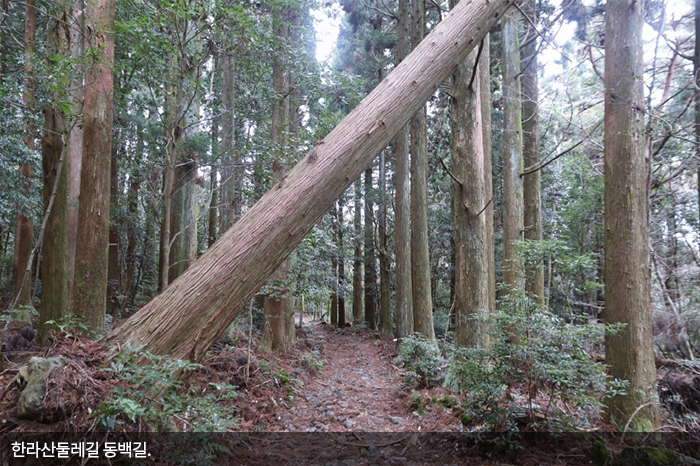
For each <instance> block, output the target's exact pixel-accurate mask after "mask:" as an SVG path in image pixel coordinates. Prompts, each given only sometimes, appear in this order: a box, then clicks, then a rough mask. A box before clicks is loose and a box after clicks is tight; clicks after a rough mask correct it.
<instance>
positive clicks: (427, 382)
mask: <svg viewBox="0 0 700 466" xmlns="http://www.w3.org/2000/svg"><path fill="white" fill-rule="evenodd" d="M393 363H394V364H396V365H398V366H400V367H402V368H403V369H404V371H405V372H404V373H403V376H404V382H405V383H406V385H409V386H412V385H416V384H418V388H430V387H434V386H437V385H440V384H442V382H443V381H444V380H445V376H444V374H443V369H444V368H445V366H446V364H447V362H446V360H445V359H444V358H443V357H442V354H441V353H440V349H439V348H438V347H437V345H436V344H435V343H433V342H430V341H428V340H426V339H424V338H422V337H420V336H419V335H416V336H414V337H408V338H404V339H402V340H401V344H400V345H399V355H398V356H397V357H396V358H395V359H394V361H393Z"/></svg>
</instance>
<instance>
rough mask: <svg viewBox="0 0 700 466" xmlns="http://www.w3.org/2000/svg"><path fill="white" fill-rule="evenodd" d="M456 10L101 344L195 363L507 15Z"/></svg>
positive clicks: (498, 3) (500, 3) (501, 5)
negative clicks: (126, 346) (130, 347)
mask: <svg viewBox="0 0 700 466" xmlns="http://www.w3.org/2000/svg"><path fill="white" fill-rule="evenodd" d="M510 5H511V3H510V1H509V0H492V1H490V2H488V3H487V2H471V3H470V2H462V3H461V4H459V5H457V7H456V8H455V9H454V10H453V11H452V12H451V13H450V15H449V16H448V17H447V18H446V19H444V20H443V21H441V22H440V24H438V25H437V26H436V27H435V29H434V30H433V32H432V33H431V34H430V35H429V36H428V37H427V38H426V40H425V41H423V42H422V43H421V44H420V45H419V46H418V48H417V49H416V50H415V51H414V52H413V53H412V54H411V55H409V56H408V57H407V58H406V59H405V60H404V61H403V62H401V63H400V64H399V65H398V66H397V67H396V68H395V69H394V70H393V71H392V72H391V74H389V76H387V77H386V78H385V79H384V80H383V81H382V82H381V83H380V84H379V85H378V86H377V87H376V88H375V89H374V90H373V91H372V92H371V93H370V94H369V95H368V96H367V97H366V98H365V99H364V100H363V101H362V102H360V104H358V105H357V106H356V107H355V109H354V110H353V111H352V112H351V113H350V115H348V116H347V117H346V118H345V119H344V120H343V121H342V122H341V123H340V124H339V125H338V126H337V127H336V128H335V129H334V130H333V131H331V132H330V134H328V136H326V138H325V139H324V140H323V141H321V142H322V143H321V144H318V145H316V146H315V147H314V148H313V149H312V150H311V151H310V152H309V154H307V156H306V157H305V158H304V159H303V160H302V161H301V162H299V163H298V164H297V165H296V167H295V168H293V169H292V170H291V171H290V172H289V173H288V174H287V175H286V176H285V177H283V178H282V179H280V181H279V182H278V183H277V184H276V185H275V186H274V187H273V188H272V189H271V190H270V191H269V192H268V193H267V194H265V195H264V196H263V197H262V198H261V199H260V200H259V201H258V202H257V203H256V204H255V205H254V206H253V207H252V208H251V209H250V210H249V211H248V212H247V213H246V215H244V216H243V217H242V218H241V219H240V220H239V221H238V222H236V223H235V224H234V226H233V227H232V228H231V229H229V230H228V231H227V232H226V233H224V235H223V236H222V237H221V238H220V240H219V241H217V242H216V243H215V244H214V245H213V246H212V247H211V248H210V249H209V250H208V251H207V252H206V253H204V255H202V257H200V258H199V259H198V260H197V261H196V262H195V263H194V264H193V265H192V266H191V267H190V268H189V269H187V271H186V272H185V273H184V274H183V275H182V276H180V277H179V278H178V279H177V280H176V281H175V282H173V283H172V285H171V286H170V287H168V288H167V289H166V290H165V291H164V292H163V293H161V294H160V295H158V296H157V297H156V298H155V299H154V300H152V301H151V302H150V303H149V304H147V305H146V306H144V307H143V308H141V310H139V311H138V312H137V313H136V314H134V315H133V316H131V317H130V318H129V319H128V320H126V321H125V322H124V323H123V324H122V325H121V326H120V327H119V328H117V329H115V331H114V332H112V334H110V336H109V337H108V338H107V341H108V342H115V341H118V342H120V343H121V344H122V345H123V344H132V345H136V344H144V345H147V347H148V349H149V350H150V351H152V352H154V353H156V354H170V355H171V356H173V357H176V358H181V359H189V360H193V361H198V360H200V359H201V358H202V356H203V355H204V354H205V352H206V351H207V350H208V349H209V347H210V346H211V344H212V343H213V342H214V341H215V340H216V338H217V337H218V336H219V335H221V332H222V331H223V330H224V329H225V328H226V327H227V326H228V325H229V324H230V323H231V321H232V320H233V319H234V318H235V317H236V315H237V314H238V312H239V311H240V310H241V309H242V308H243V306H245V304H246V303H247V302H248V300H250V299H251V298H252V297H253V296H254V295H255V292H256V291H257V290H258V289H259V288H260V286H262V284H263V283H265V281H266V280H267V279H268V277H269V276H270V275H271V274H272V273H273V272H274V270H275V269H276V268H277V267H278V266H279V265H280V264H281V263H282V262H283V261H284V258H285V257H287V256H288V255H289V254H290V253H291V252H292V250H293V249H294V248H295V247H296V246H297V244H299V242H300V241H301V240H302V239H303V238H304V236H305V235H306V234H307V233H308V232H309V231H310V229H311V228H312V227H313V225H314V224H315V223H316V221H318V219H319V218H320V217H321V216H322V215H323V214H325V213H326V212H327V211H328V209H329V208H330V206H331V205H332V204H333V203H334V202H335V200H336V199H337V198H338V197H339V196H340V195H341V194H342V193H343V192H345V190H346V189H347V188H348V187H349V186H350V184H351V183H352V182H353V181H354V180H355V179H357V177H359V176H360V174H361V173H362V171H363V170H364V169H365V168H366V167H368V166H369V165H370V164H371V163H372V161H373V160H374V158H375V157H376V156H377V154H378V153H379V151H381V150H382V149H383V148H384V147H386V145H387V144H388V143H389V142H390V141H391V139H392V138H393V137H395V136H396V134H397V133H398V131H399V129H400V128H401V127H403V126H404V125H405V124H406V123H407V122H408V120H409V119H410V118H411V116H412V115H413V114H414V113H415V112H416V111H417V110H418V108H419V107H421V105H423V104H424V103H425V102H426V100H428V98H429V97H430V96H431V95H432V94H433V92H434V91H435V89H437V87H438V86H439V85H440V84H441V83H442V82H443V81H444V80H445V79H446V78H447V77H448V76H449V75H450V74H451V73H452V70H453V69H454V67H455V66H457V65H458V64H459V63H461V62H462V61H464V59H465V58H466V56H467V55H468V53H469V52H470V51H471V49H473V48H474V46H475V45H477V44H478V43H479V41H481V40H482V39H483V38H484V36H485V35H486V34H487V32H488V31H489V29H490V28H491V27H492V26H493V25H494V23H495V22H496V21H497V20H498V19H499V18H500V17H501V15H502V14H503V12H504V11H505V10H506V9H507V7H508V6H510Z"/></svg>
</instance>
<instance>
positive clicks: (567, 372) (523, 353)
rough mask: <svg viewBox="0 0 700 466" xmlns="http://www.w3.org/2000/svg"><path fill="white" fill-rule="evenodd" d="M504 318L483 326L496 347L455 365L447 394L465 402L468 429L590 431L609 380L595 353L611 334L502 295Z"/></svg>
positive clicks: (615, 386) (459, 358) (466, 354)
mask: <svg viewBox="0 0 700 466" xmlns="http://www.w3.org/2000/svg"><path fill="white" fill-rule="evenodd" d="M503 291H504V293H503V295H504V296H505V297H504V298H503V299H502V300H501V302H500V305H499V310H498V311H497V312H496V313H494V314H493V315H491V316H490V317H486V318H485V320H484V321H483V322H481V324H482V325H481V328H484V329H487V330H486V331H487V332H488V333H489V334H490V341H491V345H490V346H489V347H476V348H460V349H457V350H456V351H455V352H454V354H453V356H452V359H451V362H450V368H449V370H448V375H447V380H446V386H448V387H450V388H453V389H457V390H459V391H460V392H461V394H462V395H463V397H464V399H463V402H462V408H463V409H464V413H463V415H462V421H463V423H465V424H466V425H480V426H482V428H484V427H485V428H488V429H494V430H519V429H521V428H524V427H527V428H529V429H533V430H570V429H575V428H585V427H586V426H588V425H589V423H590V420H591V419H595V418H597V417H598V416H599V415H600V412H601V408H602V398H603V395H604V394H605V393H606V390H613V391H615V392H616V393H620V391H622V390H624V384H622V383H620V382H619V381H614V380H609V377H608V376H607V374H606V366H605V365H604V364H602V363H600V362H597V361H596V360H595V358H594V357H593V354H592V351H593V349H594V348H596V347H597V346H598V345H600V344H601V342H602V340H603V338H604V333H605V332H606V331H619V330H620V328H619V327H615V328H612V327H609V326H608V327H604V326H603V325H601V324H595V323H589V324H582V325H575V324H570V323H566V322H565V321H564V320H563V319H562V318H561V317H558V316H556V315H555V314H553V313H552V312H549V311H547V310H546V309H544V307H543V306H541V305H539V304H538V303H537V302H536V301H535V300H534V299H532V298H531V297H530V296H528V295H527V294H526V293H525V292H522V291H515V290H503Z"/></svg>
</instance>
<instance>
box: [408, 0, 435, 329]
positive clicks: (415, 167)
mask: <svg viewBox="0 0 700 466" xmlns="http://www.w3.org/2000/svg"><path fill="white" fill-rule="evenodd" d="M412 13H413V15H412V17H411V40H412V43H413V49H414V50H415V48H416V47H417V46H418V44H419V43H420V42H421V41H422V40H423V37H424V36H425V1H424V0H413V12H412ZM427 133H428V124H427V115H426V106H425V105H423V106H422V107H421V108H420V109H419V110H418V111H417V112H416V114H415V115H414V116H413V118H412V119H411V282H412V284H413V325H414V330H415V331H416V333H420V334H421V335H423V336H424V337H425V338H427V339H428V340H430V341H434V340H435V329H434V327H433V297H432V290H431V286H430V256H429V252H428V250H429V245H428V134H427Z"/></svg>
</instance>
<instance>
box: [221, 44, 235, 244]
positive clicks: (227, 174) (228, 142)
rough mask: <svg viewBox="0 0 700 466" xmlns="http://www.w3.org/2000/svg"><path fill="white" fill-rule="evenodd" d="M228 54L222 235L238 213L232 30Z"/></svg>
mask: <svg viewBox="0 0 700 466" xmlns="http://www.w3.org/2000/svg"><path fill="white" fill-rule="evenodd" d="M224 39H225V41H226V42H225V43H226V46H227V49H226V53H225V54H224V56H223V58H222V60H221V61H222V63H221V72H222V86H221V107H222V108H221V207H220V215H219V218H220V222H221V223H220V226H219V234H221V233H223V232H224V231H226V230H227V229H228V228H229V227H230V226H231V225H233V222H234V220H235V217H236V215H235V212H236V166H235V153H236V147H235V145H236V137H235V128H236V126H235V125H236V112H235V102H236V56H235V55H234V49H233V47H234V44H233V39H232V37H231V36H230V33H226V34H225V37H224Z"/></svg>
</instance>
